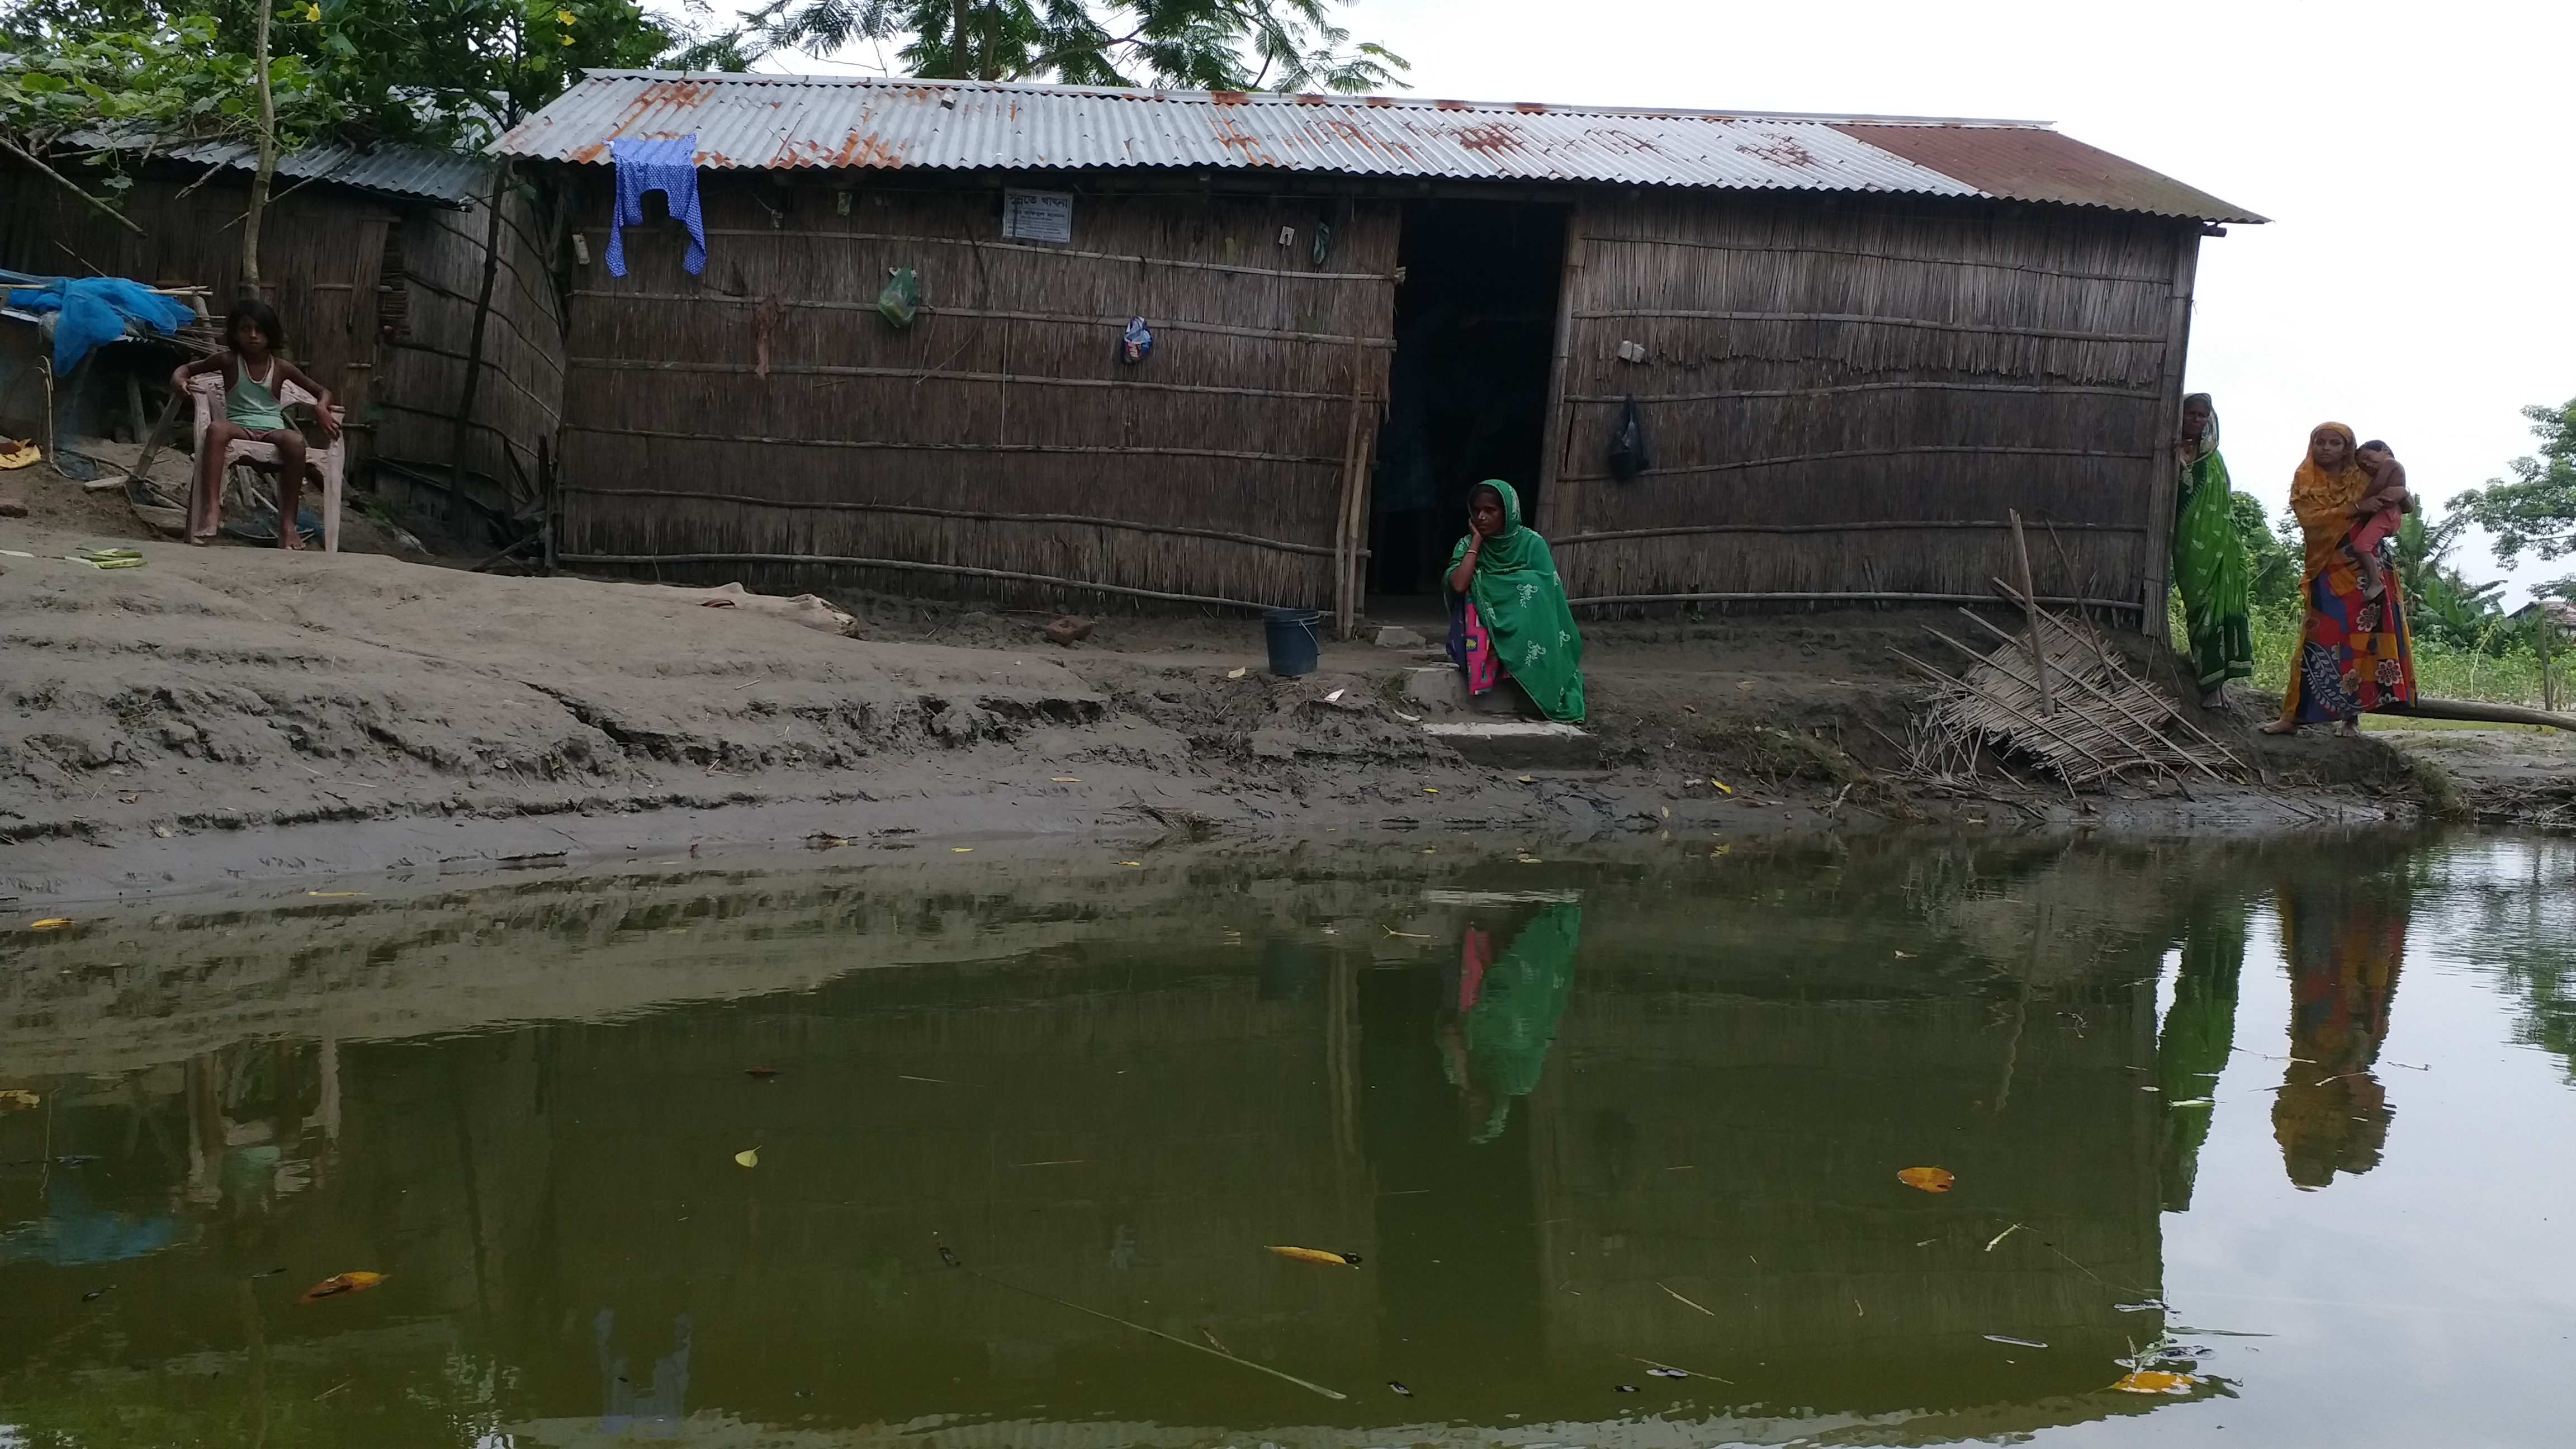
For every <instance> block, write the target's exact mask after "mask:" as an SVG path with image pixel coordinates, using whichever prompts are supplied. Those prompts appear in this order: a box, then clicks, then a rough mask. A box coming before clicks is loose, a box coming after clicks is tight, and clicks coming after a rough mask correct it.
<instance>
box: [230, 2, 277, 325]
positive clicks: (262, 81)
mask: <svg viewBox="0 0 2576 1449" xmlns="http://www.w3.org/2000/svg"><path fill="white" fill-rule="evenodd" d="M271 3H272V0H259V4H258V7H257V8H258V11H259V36H258V42H257V44H256V45H254V46H253V47H252V59H253V64H254V65H255V66H256V68H257V70H258V77H257V78H258V81H259V170H258V171H257V172H255V173H253V175H252V176H251V180H250V209H249V210H247V211H245V212H243V213H242V252H241V289H242V295H244V296H247V297H256V296H258V295H259V292H260V279H259V228H260V223H261V221H262V219H263V217H264V216H265V214H266V213H267V211H268V186H269V182H270V181H271V180H272V179H273V178H275V177H276V175H277V93H276V92H275V91H273V90H271V89H269V84H268V19H269V17H268V11H269V6H270V4H271ZM224 340H225V341H226V342H227V343H229V342H230V341H231V340H232V339H231V338H226V339H224Z"/></svg>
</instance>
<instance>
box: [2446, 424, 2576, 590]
mask: <svg viewBox="0 0 2576 1449" xmlns="http://www.w3.org/2000/svg"><path fill="white" fill-rule="evenodd" d="M2522 415H2523V416H2524V417H2526V418H2529V419H2531V431H2532V434H2533V436H2535V437H2537V438H2539V439H2540V453H2539V455H2538V456H2536V457H2529V458H2516V459H2514V460H2513V461H2512V462H2511V463H2508V464H2506V465H2505V466H2506V467H2508V468H2510V469H2512V470H2513V475H2514V476H2513V478H2512V479H2511V480H2510V481H2507V480H2506V479H2502V478H2490V479H2488V480H2487V486H2486V487H2484V488H2472V489H2469V490H2468V491H2466V492H2464V493H2462V494H2460V495H2459V497H2457V498H2456V499H2454V500H2452V503H2451V507H2452V508H2453V509H2454V510H2456V511H2457V512H2458V513H2459V515H2460V516H2462V517H2464V518H2466V519H2467V520H2469V521H2470V522H2473V523H2476V524H2477V525H2478V526H2479V527H2481V528H2484V529H2485V530H2486V531H2487V532H2488V533H2490V534H2492V535H2494V537H2495V553H2496V557H2497V558H2499V559H2502V560H2503V561H2504V562H2505V563H2507V564H2511V563H2512V562H2514V560H2515V559H2516V558H2518V557H2519V556H2520V555H2521V553H2522V551H2523V550H2524V549H2526V548H2527V549H2530V550H2531V551H2532V552H2533V553H2535V554H2537V555H2539V556H2540V557H2541V558H2542V559H2543V560H2548V559H2555V558H2564V557H2566V556H2568V555H2570V554H2576V399H2571V400H2569V401H2568V402H2567V403H2565V404H2563V405H2561V406H2558V407H2546V406H2541V407H2527V408H2524V409H2523V410H2522ZM2539 592H2543V593H2556V594H2560V595H2562V596H2564V597H2568V598H2576V576H2570V577H2568V578H2563V579H2557V580H2553V581H2552V582H2550V583H2548V584H2544V585H2542V586H2541V588H2540V590H2539Z"/></svg>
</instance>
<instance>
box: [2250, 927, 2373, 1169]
mask: <svg viewBox="0 0 2576 1449" xmlns="http://www.w3.org/2000/svg"><path fill="white" fill-rule="evenodd" d="M2405 890H2406V887H2405V884H2404V882H2403V881H2401V880H2399V879H2396V878H2394V877H2393V876H2365V877H2363V878H2361V879H2358V880H2351V879H2347V880H2343V881H2339V882H2325V881H2319V880H2315V879H2309V880H2303V881H2301V882H2300V883H2298V884H2296V885H2290V886H2284V887H2283V888H2282V890H2281V892H2280V895H2279V902H2280V913H2281V945H2282V950H2283V954H2284V955H2285V957H2286V958H2287V964H2288V966H2289V970H2290V1061H2289V1064H2288V1067H2287V1069H2286V1070H2285V1071H2284V1072H2283V1073H2282V1082H2281V1091H2280V1095H2279V1097H2278V1099H2277V1100H2276V1102H2275V1104H2274V1106H2273V1108H2272V1135H2273V1136H2274V1137H2275V1138H2276V1139H2278V1141H2279V1142H2280V1144H2281V1164H2282V1166H2283V1167H2285V1168H2286V1169H2288V1171H2289V1174H2290V1181H2292V1182H2294V1183H2296V1184H2298V1185H2299V1186H2300V1187H2302V1188H2306V1189H2309V1190H2311V1191H2313V1190H2315V1189H2317V1188H2322V1187H2324V1186H2326V1185H2327V1184H2329V1183H2331V1182H2333V1181H2334V1175H2335V1174H2336V1173H2337V1172H2338V1171H2340V1172H2345V1173H2349V1174H2352V1175H2354V1176H2359V1175H2360V1174H2362V1173H2365V1172H2368V1171H2369V1170H2370V1169H2372V1168H2374V1167H2376V1166H2378V1165H2379V1156H2380V1152H2381V1151H2382V1150H2383V1149H2384V1148H2385V1146H2386V1144H2387V1141H2388V1123H2389V1118H2390V1116H2391V1115H2392V1114H2391V1111H2390V1108H2389V1105H2388V1092H2387V1089H2386V1088H2385V1087H2383V1086H2381V1085H2380V1082H2379V1079H2378V1078H2377V1077H2376V1076H2374V1075H2373V1074H2372V1072H2371V1066H2372V1064H2373V1063H2375V1062H2376V1061H2377V1060H2378V1059H2379V1046H2380V1043H2381V1042H2383V1041H2385V1040H2387V1037H2388V1023H2389V1009H2390V1007H2391V1005H2392V1004H2393V1002H2394V1000H2395V997H2396V994H2397V972H2398V968H2399V966H2400V965H2401V964H2402V963H2403V961H2404V957H2405V952H2406V917H2407V907H2406V896H2405Z"/></svg>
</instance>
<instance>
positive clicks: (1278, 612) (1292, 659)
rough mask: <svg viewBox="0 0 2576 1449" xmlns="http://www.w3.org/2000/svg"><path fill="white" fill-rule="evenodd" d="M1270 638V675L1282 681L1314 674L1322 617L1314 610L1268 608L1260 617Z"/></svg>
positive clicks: (1321, 638) (1321, 646) (1320, 647)
mask: <svg viewBox="0 0 2576 1449" xmlns="http://www.w3.org/2000/svg"><path fill="white" fill-rule="evenodd" d="M1261 628H1262V632H1263V633H1265V634H1267V635H1269V636H1270V672H1271V673H1273V674H1276V675H1278V676H1279V677H1280V678H1282V679H1294V678H1296V677H1297V676H1298V675H1300V674H1312V673H1314V672H1315V664H1316V661H1317V660H1318V658H1320V656H1321V655H1322V653H1323V649H1324V615H1323V612H1322V611H1321V610H1318V609H1271V610H1268V611H1266V612H1264V613H1263V614H1262V616H1261Z"/></svg>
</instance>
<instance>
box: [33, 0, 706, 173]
mask: <svg viewBox="0 0 2576 1449" xmlns="http://www.w3.org/2000/svg"><path fill="white" fill-rule="evenodd" d="M263 3H272V0H177V3H172V0H21V3H17V4H12V5H9V6H7V8H6V9H5V10H0V50H5V51H7V52H10V54H9V57H8V59H9V62H10V73H9V74H8V76H7V77H6V79H0V132H5V133H6V134H7V135H8V136H9V137H10V138H11V139H12V140H13V141H15V142H17V143H19V144H21V145H25V146H26V147H27V148H28V149H29V150H31V151H37V152H40V153H41V152H42V151H45V150H48V149H53V148H55V147H58V146H59V145H61V144H62V143H63V142H65V141H66V140H68V139H69V138H71V137H73V136H76V135H78V134H80V133H82V132H91V131H95V132H104V133H107V134H109V135H113V136H133V137H141V136H151V137H154V138H156V139H160V140H173V139H195V138H204V137H209V136H240V135H243V134H245V133H246V128H247V125H248V119H247V114H246V113H247V111H248V110H249V109H251V108H253V107H254V105H255V102H254V101H253V100H252V92H253V90H254V86H253V84H252V83H253V80H254V73H253V67H252V62H251V59H250V55H251V51H252V36H253V33H254V31H255V29H256V26H257V21H258V10H257V8H256V7H257V6H259V5H260V4H263ZM694 39H695V37H694V36H693V35H691V34H689V33H688V32H687V27H686V25H685V24H684V23H679V22H674V21H671V20H667V19H662V18H657V17H655V16H654V15H652V14H649V13H648V12H646V11H645V10H644V9H643V8H642V7H641V6H639V5H637V4H635V3H633V0H287V3H283V4H279V5H278V7H277V8H276V9H275V10H274V11H273V12H272V15H271V30H270V46H271V50H272V52H273V59H272V61H271V64H270V81H271V86H272V88H273V89H274V90H275V91H276V93H277V99H278V107H279V112H278V114H279V128H280V131H281V135H282V137H283V139H285V140H287V141H288V142H289V143H290V144H291V143H292V142H294V141H297V140H302V139H308V138H311V137H315V136H320V135H325V134H328V135H333V136H337V137H341V138H344V139H350V140H373V139H378V138H389V139H398V140H407V141H415V142H421V143H425V144H429V145H450V146H471V145H478V144H480V143H482V142H484V141H487V140H489V139H491V138H492V137H493V136H494V135H497V134H498V132H499V130H500V129H501V128H502V127H504V126H507V125H508V124H510V123H511V122H512V121H513V120H515V119H516V118H517V117H518V116H520V115H523V114H525V113H526V112H527V111H529V110H531V109H534V108H535V107H537V106H540V105H543V104H544V103H545V102H546V101H548V100H551V99H553V98H554V97H555V96H557V95H559V94H561V93H562V91H563V89H564V88H565V87H566V86H568V85H570V84H571V82H572V77H573V75H574V73H575V72H577V71H579V70H581V69H583V68H586V67H594V66H639V65H650V64H652V63H654V61H655V60H656V59H657V58H658V57H661V56H663V55H664V54H665V53H666V52H670V51H672V50H673V49H674V48H675V47H678V46H681V45H684V44H686V43H687V42H689V41H691V40H694ZM31 83H32V84H31Z"/></svg>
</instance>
